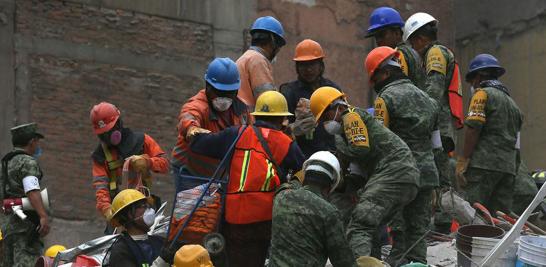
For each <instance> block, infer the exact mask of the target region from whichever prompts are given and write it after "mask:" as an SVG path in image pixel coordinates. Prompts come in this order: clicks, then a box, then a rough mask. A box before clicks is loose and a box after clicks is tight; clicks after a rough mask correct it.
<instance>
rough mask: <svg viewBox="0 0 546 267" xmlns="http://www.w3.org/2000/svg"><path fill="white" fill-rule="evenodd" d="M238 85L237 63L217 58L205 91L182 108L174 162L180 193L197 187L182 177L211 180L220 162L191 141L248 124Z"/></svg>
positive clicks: (212, 63)
mask: <svg viewBox="0 0 546 267" xmlns="http://www.w3.org/2000/svg"><path fill="white" fill-rule="evenodd" d="M239 86H240V79H239V71H238V70H237V65H236V64H235V62H233V60H231V59H229V58H216V59H214V60H213V61H212V62H211V63H210V64H209V66H208V68H207V72H206V74H205V89H203V90H201V91H199V92H198V93H197V94H196V95H195V96H193V97H191V98H190V99H189V100H188V101H187V102H186V103H185V104H184V105H183V106H182V109H181V110H180V115H179V116H178V119H179V123H178V126H177V128H178V141H177V142H176V145H175V147H174V148H173V151H172V160H171V167H172V170H173V174H174V178H175V184H176V188H177V192H178V191H181V190H185V189H189V188H193V187H195V186H197V185H198V184H195V183H193V182H190V181H191V180H190V179H183V178H182V176H181V175H190V176H199V177H210V176H211V175H212V174H213V173H214V170H215V169H216V166H217V165H218V160H216V159H212V158H210V157H205V156H203V155H199V154H196V153H193V151H192V150H191V149H190V141H191V139H192V138H193V137H194V136H195V135H196V134H198V133H208V132H212V133H216V132H219V131H222V130H224V129H227V128H229V127H231V126H239V125H242V124H247V123H248V122H249V118H250V115H249V113H248V109H247V106H246V105H245V104H244V103H243V102H242V101H241V100H240V99H239V98H238V97H237V92H238V90H239ZM193 181H197V180H193Z"/></svg>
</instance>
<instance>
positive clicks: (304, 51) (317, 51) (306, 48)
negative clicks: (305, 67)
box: [294, 39, 324, 61]
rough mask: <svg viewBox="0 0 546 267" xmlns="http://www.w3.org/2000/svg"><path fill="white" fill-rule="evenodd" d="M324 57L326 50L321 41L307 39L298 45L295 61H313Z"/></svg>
mask: <svg viewBox="0 0 546 267" xmlns="http://www.w3.org/2000/svg"><path fill="white" fill-rule="evenodd" d="M319 58H324V51H322V47H321V46H320V44H319V43H317V42H315V41H313V40H311V39H305V40H303V41H301V42H300V43H299V44H298V45H297V46H296V53H295V55H294V61H311V60H315V59H319Z"/></svg>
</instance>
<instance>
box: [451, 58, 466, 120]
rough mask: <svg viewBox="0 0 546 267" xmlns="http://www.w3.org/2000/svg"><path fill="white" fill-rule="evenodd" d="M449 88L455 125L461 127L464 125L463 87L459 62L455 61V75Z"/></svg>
mask: <svg viewBox="0 0 546 267" xmlns="http://www.w3.org/2000/svg"><path fill="white" fill-rule="evenodd" d="M448 89H449V91H448V93H449V107H450V109H451V115H452V116H453V118H454V119H455V127H457V129H461V128H463V125H464V124H463V121H464V111H463V88H462V84H461V77H460V73H459V64H457V62H455V68H454V69H453V75H452V76H451V82H450V83H449V87H448Z"/></svg>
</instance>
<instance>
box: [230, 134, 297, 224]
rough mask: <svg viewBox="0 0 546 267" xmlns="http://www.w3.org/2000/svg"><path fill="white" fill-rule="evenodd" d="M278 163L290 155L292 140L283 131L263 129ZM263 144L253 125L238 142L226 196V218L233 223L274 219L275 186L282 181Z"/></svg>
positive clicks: (265, 138) (266, 140)
mask: <svg viewBox="0 0 546 267" xmlns="http://www.w3.org/2000/svg"><path fill="white" fill-rule="evenodd" d="M256 129H260V131H261V132H262V135H263V137H264V140H265V142H267V145H268V146H269V150H270V151H271V154H272V156H273V159H274V161H273V162H275V163H276V164H281V162H282V161H283V159H284V158H285V157H286V154H287V153H288V150H289V149H290V144H291V143H292V139H290V137H288V136H287V135H286V134H284V133H283V132H281V131H278V130H273V129H269V128H259V127H257V128H256ZM273 162H272V161H271V160H270V158H269V156H268V155H267V152H266V150H265V149H264V148H263V147H262V145H261V143H260V140H259V139H258V137H257V136H256V134H255V133H254V130H253V128H252V127H247V128H246V129H245V130H244V132H243V134H242V135H241V137H240V139H239V141H238V142H237V144H236V145H235V151H234V152H233V158H232V160H231V166H230V172H229V182H228V187H227V195H226V213H225V218H226V221H227V222H228V223H232V224H249V223H255V222H263V221H269V220H271V217H272V213H273V197H274V193H275V189H276V188H277V187H278V186H279V185H280V183H281V181H280V178H279V176H278V170H277V169H276V167H275V166H274V164H273Z"/></svg>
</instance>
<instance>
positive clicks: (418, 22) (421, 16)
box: [402, 12, 438, 42]
mask: <svg viewBox="0 0 546 267" xmlns="http://www.w3.org/2000/svg"><path fill="white" fill-rule="evenodd" d="M433 21H435V22H438V20H436V19H435V18H434V17H433V16H431V15H429V14H427V13H423V12H419V13H415V14H413V15H411V16H410V17H409V18H408V20H406V24H404V35H403V37H402V38H404V42H406V41H407V40H408V38H409V37H410V35H411V34H412V33H414V32H415V31H416V30H418V29H419V28H421V27H423V26H425V25H426V24H428V23H430V22H433Z"/></svg>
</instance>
